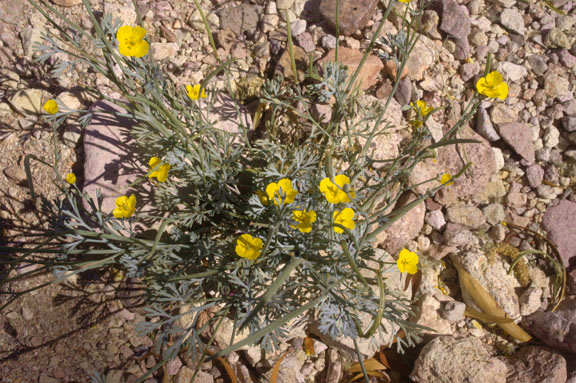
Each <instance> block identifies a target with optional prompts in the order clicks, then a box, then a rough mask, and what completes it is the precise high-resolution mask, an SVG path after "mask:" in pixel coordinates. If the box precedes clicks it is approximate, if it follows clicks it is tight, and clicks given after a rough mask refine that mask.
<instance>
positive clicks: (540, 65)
mask: <svg viewBox="0 0 576 383" xmlns="http://www.w3.org/2000/svg"><path fill="white" fill-rule="evenodd" d="M546 60H547V57H546V56H544V55H532V56H528V63H529V64H530V66H531V67H532V70H533V71H534V73H536V74H537V75H540V76H541V75H543V74H544V73H546V71H547V70H548V65H547V64H546Z"/></svg>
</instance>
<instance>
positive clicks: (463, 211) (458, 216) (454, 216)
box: [447, 205, 486, 228]
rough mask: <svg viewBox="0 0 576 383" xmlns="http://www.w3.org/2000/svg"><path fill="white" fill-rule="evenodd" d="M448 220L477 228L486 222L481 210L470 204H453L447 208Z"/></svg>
mask: <svg viewBox="0 0 576 383" xmlns="http://www.w3.org/2000/svg"><path fill="white" fill-rule="evenodd" d="M447 216H448V221H450V222H452V223H456V224H460V225H464V226H468V227H471V228H478V227H480V226H482V225H483V224H484V223H486V219H485V218H484V216H483V215H482V211H481V210H480V209H478V208H477V207H476V206H472V205H453V206H450V207H449V208H448V209H447Z"/></svg>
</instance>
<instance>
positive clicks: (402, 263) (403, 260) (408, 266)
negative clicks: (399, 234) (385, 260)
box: [396, 249, 418, 274]
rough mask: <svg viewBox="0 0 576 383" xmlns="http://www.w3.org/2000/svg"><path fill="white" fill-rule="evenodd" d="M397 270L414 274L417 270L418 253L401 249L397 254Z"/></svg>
mask: <svg viewBox="0 0 576 383" xmlns="http://www.w3.org/2000/svg"><path fill="white" fill-rule="evenodd" d="M396 264H397V265H398V270H400V272H401V273H404V272H407V273H408V274H416V272H417V271H418V266H416V265H417V264H418V254H416V253H413V252H411V251H408V250H406V249H402V250H401V251H400V254H399V255H398V261H396Z"/></svg>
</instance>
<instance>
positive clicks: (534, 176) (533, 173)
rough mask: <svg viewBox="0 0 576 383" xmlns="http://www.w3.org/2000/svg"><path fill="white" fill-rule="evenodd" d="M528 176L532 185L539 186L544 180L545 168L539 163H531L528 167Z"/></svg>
mask: <svg viewBox="0 0 576 383" xmlns="http://www.w3.org/2000/svg"><path fill="white" fill-rule="evenodd" d="M526 178H527V179H528V184H530V186H531V187H533V188H537V187H538V186H540V185H542V181H543V180H544V169H542V166H540V165H537V164H534V165H531V166H529V167H528V168H527V169H526Z"/></svg>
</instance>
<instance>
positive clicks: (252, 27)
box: [219, 4, 263, 36]
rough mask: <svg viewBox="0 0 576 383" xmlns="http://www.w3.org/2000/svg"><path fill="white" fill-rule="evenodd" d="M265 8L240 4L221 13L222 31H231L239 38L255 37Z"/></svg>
mask: <svg viewBox="0 0 576 383" xmlns="http://www.w3.org/2000/svg"><path fill="white" fill-rule="evenodd" d="M262 11H263V8H262V7H261V6H258V5H252V4H240V5H236V6H232V7H227V8H224V9H223V10H221V11H220V14H219V16H220V29H230V30H231V31H232V32H234V33H235V34H236V35H237V36H241V35H243V34H247V35H249V36H252V35H254V33H256V30H257V29H258V21H259V20H260V14H262V13H263V12H262Z"/></svg>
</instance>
